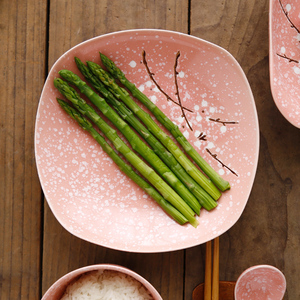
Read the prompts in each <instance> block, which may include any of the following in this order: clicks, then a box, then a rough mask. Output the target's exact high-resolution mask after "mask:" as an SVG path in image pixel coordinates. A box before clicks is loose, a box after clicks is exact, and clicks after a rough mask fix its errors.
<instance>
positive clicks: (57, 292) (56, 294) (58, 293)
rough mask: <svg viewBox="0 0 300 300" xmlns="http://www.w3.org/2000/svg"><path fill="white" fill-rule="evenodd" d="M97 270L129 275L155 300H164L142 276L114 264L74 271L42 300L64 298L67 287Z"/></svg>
mask: <svg viewBox="0 0 300 300" xmlns="http://www.w3.org/2000/svg"><path fill="white" fill-rule="evenodd" d="M97 270H111V271H117V272H121V273H124V274H126V275H129V276H131V277H133V278H134V279H136V280H137V281H139V282H140V283H142V284H143V286H144V287H145V288H146V289H147V290H148V291H149V292H150V294H151V295H152V296H153V299H154V300H162V297H161V296H160V294H159V293H158V292H157V290H156V289H155V288H154V287H153V286H152V285H151V284H150V283H149V282H148V281H147V280H146V279H145V278H143V277H142V276H140V275H139V274H137V273H135V272H134V271H132V270H130V269H127V268H125V267H122V266H119V265H112V264H98V265H91V266H87V267H83V268H80V269H77V270H74V271H72V272H70V273H68V274H66V275H64V276H63V277H61V278H60V279H58V280H57V281H56V282H55V283H54V284H53V285H52V286H51V287H50V288H49V289H48V291H47V292H46V293H45V294H44V296H43V298H42V300H59V299H61V297H62V296H63V294H64V292H65V290H66V288H67V286H68V285H69V284H70V283H71V282H72V281H73V280H75V279H76V278H78V277H79V276H81V275H83V274H84V273H87V272H90V271H97Z"/></svg>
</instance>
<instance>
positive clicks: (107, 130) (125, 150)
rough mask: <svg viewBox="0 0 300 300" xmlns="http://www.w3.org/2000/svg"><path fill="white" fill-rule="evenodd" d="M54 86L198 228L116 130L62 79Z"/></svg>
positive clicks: (185, 208)
mask: <svg viewBox="0 0 300 300" xmlns="http://www.w3.org/2000/svg"><path fill="white" fill-rule="evenodd" d="M54 86H55V87H56V88H57V89H58V90H59V92H60V93H61V94H62V95H63V96H64V97H66V98H67V99H68V100H69V101H71V102H72V103H73V105H74V106H75V107H76V108H77V109H78V110H79V111H80V113H82V114H83V115H86V116H87V117H88V118H90V119H91V120H92V121H93V122H94V123H95V124H96V125H97V126H98V128H99V129H100V130H101V131H102V132H103V133H104V135H105V136H106V137H107V138H108V139H109V140H110V141H111V142H112V144H113V145H114V147H115V148H116V150H117V151H118V152H120V153H121V154H122V155H123V156H124V157H125V158H126V159H127V161H128V162H129V163H131V165H132V166H133V167H134V168H135V169H136V170H137V171H138V172H140V174H141V175H142V176H144V177H145V178H147V179H148V181H149V182H150V183H151V184H152V185H153V186H154V187H155V188H156V189H157V191H158V192H159V193H160V194H161V195H162V196H163V197H164V198H165V199H166V200H167V201H169V202H170V203H171V204H172V205H173V206H174V207H175V208H177V209H178V210H179V211H180V212H181V213H182V214H183V215H184V216H185V217H186V218H187V220H188V221H189V222H190V223H191V225H193V226H194V227H197V225H198V224H199V223H198V221H197V219H196V218H195V217H194V212H193V210H192V209H191V208H190V207H189V206H188V205H187V203H186V202H185V201H184V200H183V199H182V198H181V197H180V196H179V195H178V194H177V193H176V192H175V191H174V190H173V189H172V188H171V187H170V186H169V185H168V184H167V183H166V182H165V181H164V180H163V179H162V178H161V177H160V176H159V175H158V174H157V173H156V172H155V171H154V170H153V169H152V168H151V167H149V166H148V165H147V164H146V163H145V162H144V161H143V160H142V159H140V158H139V157H138V156H137V155H136V154H135V153H134V152H133V151H132V150H131V149H130V148H129V147H128V146H127V145H126V144H125V142H124V141H123V140H122V139H121V138H120V137H119V136H118V134H117V132H116V130H114V129H113V128H112V127H110V126H109V125H108V124H107V123H106V122H105V121H104V120H103V119H102V118H101V117H100V116H99V115H98V114H97V112H96V111H95V110H94V109H93V108H92V107H91V106H90V105H88V104H87V103H86V102H85V101H84V100H83V99H82V98H81V97H80V96H79V95H78V93H77V92H76V91H75V90H74V89H73V88H72V87H70V86H69V85H68V84H67V83H66V82H65V81H63V80H62V79H60V78H55V79H54Z"/></svg>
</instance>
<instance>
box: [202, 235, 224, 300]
mask: <svg viewBox="0 0 300 300" xmlns="http://www.w3.org/2000/svg"><path fill="white" fill-rule="evenodd" d="M219 261H220V250H219V237H216V238H215V239H214V249H213V262H212V241H208V242H207V243H206V254H205V279H204V300H219Z"/></svg>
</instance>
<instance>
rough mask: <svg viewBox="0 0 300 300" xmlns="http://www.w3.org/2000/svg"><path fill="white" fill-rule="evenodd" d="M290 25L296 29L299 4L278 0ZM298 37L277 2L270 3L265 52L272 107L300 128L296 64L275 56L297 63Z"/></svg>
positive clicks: (299, 73)
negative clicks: (268, 52)
mask: <svg viewBox="0 0 300 300" xmlns="http://www.w3.org/2000/svg"><path fill="white" fill-rule="evenodd" d="M282 4H283V7H284V9H285V11H287V12H288V15H289V17H290V19H291V20H292V22H293V23H294V24H295V25H296V26H297V27H298V28H300V17H299V13H300V4H299V1H297V0H294V1H292V2H289V1H286V0H282ZM299 41H300V34H298V33H297V31H296V30H295V29H294V28H291V24H290V23H289V21H288V19H287V18H286V16H285V14H284V12H283V10H282V8H281V6H280V3H279V0H271V1H270V16H269V44H270V47H269V50H270V83H271V90H272V95H273V98H274V101H275V104H276V106H277V107H278V109H279V111H280V112H281V113H282V115H283V116H284V117H285V118H286V119H287V120H288V121H289V122H290V123H291V124H293V125H294V126H296V127H298V128H300V64H299V63H293V62H289V61H288V60H287V59H284V58H282V57H279V56H278V55H277V54H280V55H286V56H287V57H289V58H292V59H295V60H297V61H300V43H299Z"/></svg>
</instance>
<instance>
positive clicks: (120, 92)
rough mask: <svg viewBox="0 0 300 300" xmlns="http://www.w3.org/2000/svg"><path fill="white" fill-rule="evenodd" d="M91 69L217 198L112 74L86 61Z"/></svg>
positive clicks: (216, 195) (213, 189) (215, 193)
mask: <svg viewBox="0 0 300 300" xmlns="http://www.w3.org/2000/svg"><path fill="white" fill-rule="evenodd" d="M87 64H88V67H89V68H90V69H91V71H92V72H93V73H94V74H95V75H96V76H97V77H98V78H99V79H100V80H101V81H102V82H103V83H104V84H105V85H106V86H107V87H108V88H109V90H110V91H111V92H112V93H113V94H114V95H115V96H116V97H117V98H118V99H120V100H121V101H123V102H124V103H125V104H126V105H127V106H128V107H129V108H130V109H131V110H132V112H133V113H134V114H135V115H137V116H138V117H139V118H140V120H141V121H142V122H143V123H144V124H145V125H146V126H147V128H148V130H149V131H150V132H151V133H152V134H153V135H154V136H156V138H157V139H159V140H160V141H161V142H162V144H163V145H164V146H165V147H166V148H167V149H168V150H169V151H170V152H171V153H172V154H173V155H174V156H175V158H176V159H177V161H178V162H179V163H180V164H181V165H182V166H183V168H184V169H185V170H186V171H187V173H188V174H189V175H190V176H191V177H193V178H194V179H195V181H196V182H198V184H199V185H200V186H201V187H202V188H203V189H204V190H206V191H207V192H208V193H209V194H210V195H211V196H212V197H213V199H215V200H217V199H218V198H219V197H220V196H221V193H220V191H219V190H218V189H217V188H216V186H215V185H214V184H213V182H212V181H211V180H210V179H208V178H207V177H206V176H205V175H204V174H203V173H201V172H200V170H199V169H197V167H196V166H195V165H194V164H193V163H192V162H191V160H190V159H188V158H187V157H186V156H185V154H184V153H183V152H182V151H181V150H180V149H179V147H178V146H177V145H176V144H175V142H174V141H173V140H172V139H171V138H170V137H169V136H168V135H167V134H166V133H165V132H164V131H163V130H161V128H160V127H159V126H158V125H157V124H156V123H155V121H154V120H153V119H152V118H151V116H150V115H149V114H148V113H146V112H145V111H144V110H142V109H141V108H140V107H139V106H138V105H137V104H136V103H135V102H134V101H133V100H132V98H131V97H130V95H129V94H128V93H127V91H126V90H125V89H123V88H121V87H119V86H118V84H117V83H116V82H115V80H114V79H113V78H112V76H111V75H110V74H109V73H107V72H106V71H104V70H103V69H102V68H101V67H100V66H99V65H98V64H96V63H93V62H87Z"/></svg>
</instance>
